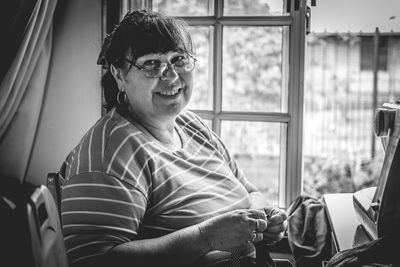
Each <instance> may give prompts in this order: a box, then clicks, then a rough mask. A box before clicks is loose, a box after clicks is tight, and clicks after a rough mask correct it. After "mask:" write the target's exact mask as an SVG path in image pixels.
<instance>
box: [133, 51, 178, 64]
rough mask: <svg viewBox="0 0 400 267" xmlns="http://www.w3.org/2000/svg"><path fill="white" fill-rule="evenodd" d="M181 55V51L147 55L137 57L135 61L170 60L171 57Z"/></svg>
mask: <svg viewBox="0 0 400 267" xmlns="http://www.w3.org/2000/svg"><path fill="white" fill-rule="evenodd" d="M181 53H182V51H179V50H172V51H167V52H165V53H149V54H146V55H143V56H140V57H138V58H137V59H136V61H142V60H148V59H164V58H170V57H171V56H174V55H177V54H181Z"/></svg>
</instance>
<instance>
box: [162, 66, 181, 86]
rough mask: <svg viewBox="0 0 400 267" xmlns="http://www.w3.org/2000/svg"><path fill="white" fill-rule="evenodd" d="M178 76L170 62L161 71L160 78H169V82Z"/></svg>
mask: <svg viewBox="0 0 400 267" xmlns="http://www.w3.org/2000/svg"><path fill="white" fill-rule="evenodd" d="M178 77H179V75H178V73H177V72H176V70H175V68H174V65H172V64H167V65H166V66H165V67H164V69H163V70H162V71H161V79H162V80H164V81H166V80H169V81H170V82H173V81H175V80H176V79H178Z"/></svg>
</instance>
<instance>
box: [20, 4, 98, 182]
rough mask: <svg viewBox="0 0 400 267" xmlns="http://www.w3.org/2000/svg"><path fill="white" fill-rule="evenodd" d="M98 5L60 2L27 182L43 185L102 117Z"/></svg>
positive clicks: (55, 18)
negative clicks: (48, 176)
mask: <svg viewBox="0 0 400 267" xmlns="http://www.w3.org/2000/svg"><path fill="white" fill-rule="evenodd" d="M101 2H102V1H101V0H85V1H82V0H68V1H61V0H59V3H58V7H57V10H56V14H55V17H54V20H55V23H54V27H53V34H54V42H53V55H52V61H51V63H50V64H51V67H50V68H51V70H50V74H49V77H48V82H47V94H46V98H45V102H44V105H43V107H42V114H41V118H40V124H39V128H38V133H37V136H36V140H35V145H34V150H33V154H32V158H31V161H30V164H29V169H28V175H27V180H28V181H30V182H33V183H35V184H38V183H45V181H46V175H47V173H48V172H51V171H56V170H58V169H59V167H60V165H61V164H62V162H63V160H64V159H65V157H66V156H67V154H68V152H69V151H70V150H71V149H72V148H73V147H74V146H75V145H76V144H77V142H79V140H80V138H81V137H82V136H83V134H84V133H85V132H86V131H87V130H88V129H89V128H90V126H91V125H92V124H93V123H94V122H95V121H96V120H97V119H98V118H100V115H101V91H100V86H99V80H100V76H101V70H100V68H99V66H97V65H96V61H97V56H98V53H99V51H100V46H101V39H102V31H101V30H102V29H101V26H102V10H101V6H102V3H101Z"/></svg>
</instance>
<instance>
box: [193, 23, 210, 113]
mask: <svg viewBox="0 0 400 267" xmlns="http://www.w3.org/2000/svg"><path fill="white" fill-rule="evenodd" d="M211 30H212V28H211V27H190V34H191V36H192V38H193V42H194V44H195V50H196V51H195V56H196V59H197V62H196V67H195V69H194V81H193V82H194V88H193V94H192V99H191V101H190V103H189V105H188V108H189V109H202V110H211V109H212V95H213V94H212V85H211V81H212V79H211V78H210V65H209V64H210V60H209V59H210V34H211V32H212V31H211Z"/></svg>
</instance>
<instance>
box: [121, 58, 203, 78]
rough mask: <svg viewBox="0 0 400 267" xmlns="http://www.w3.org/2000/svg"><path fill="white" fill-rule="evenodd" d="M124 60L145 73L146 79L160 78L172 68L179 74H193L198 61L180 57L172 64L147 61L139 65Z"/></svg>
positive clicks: (172, 61) (174, 59) (173, 59)
mask: <svg viewBox="0 0 400 267" xmlns="http://www.w3.org/2000/svg"><path fill="white" fill-rule="evenodd" d="M124 60H125V61H126V62H128V63H130V64H131V66H135V67H136V68H138V69H139V70H141V71H143V72H145V74H146V77H148V78H160V77H161V76H163V74H164V73H165V72H166V71H167V70H169V69H170V68H171V67H172V68H173V69H174V70H175V71H176V72H177V73H188V72H191V71H192V70H193V69H194V67H195V65H196V61H197V60H196V59H195V58H194V57H192V56H190V55H188V56H183V55H178V56H176V57H173V58H172V59H171V63H167V62H161V61H159V60H147V61H145V62H144V63H143V64H142V65H137V64H135V62H133V61H131V60H129V59H126V58H124Z"/></svg>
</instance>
